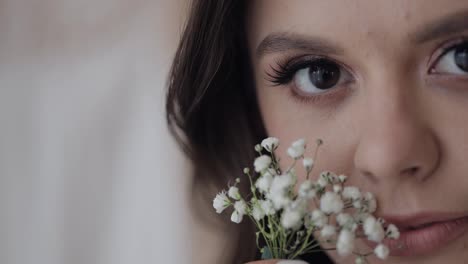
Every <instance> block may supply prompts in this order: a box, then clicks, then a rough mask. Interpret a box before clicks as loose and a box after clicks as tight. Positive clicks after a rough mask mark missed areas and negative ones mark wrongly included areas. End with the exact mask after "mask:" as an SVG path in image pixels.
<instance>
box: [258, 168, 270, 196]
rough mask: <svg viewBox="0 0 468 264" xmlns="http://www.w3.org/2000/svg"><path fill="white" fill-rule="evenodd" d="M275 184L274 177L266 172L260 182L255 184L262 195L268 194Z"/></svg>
mask: <svg viewBox="0 0 468 264" xmlns="http://www.w3.org/2000/svg"><path fill="white" fill-rule="evenodd" d="M272 182H273V175H271V173H270V172H268V171H267V172H265V173H264V174H263V175H262V176H261V177H260V178H258V180H257V181H256V182H255V187H257V189H258V190H259V191H260V192H261V193H267V192H268V191H269V190H270V186H271V183H272Z"/></svg>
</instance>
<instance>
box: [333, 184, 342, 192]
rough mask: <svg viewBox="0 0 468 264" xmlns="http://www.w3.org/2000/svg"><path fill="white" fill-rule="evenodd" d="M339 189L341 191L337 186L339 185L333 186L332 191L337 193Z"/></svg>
mask: <svg viewBox="0 0 468 264" xmlns="http://www.w3.org/2000/svg"><path fill="white" fill-rule="evenodd" d="M341 189H342V187H341V185H339V184H335V185H333V191H334V192H336V193H339V192H341Z"/></svg>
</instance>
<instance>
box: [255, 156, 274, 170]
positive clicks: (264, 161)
mask: <svg viewBox="0 0 468 264" xmlns="http://www.w3.org/2000/svg"><path fill="white" fill-rule="evenodd" d="M270 164H271V158H270V156H267V155H262V156H260V157H258V158H256V159H255V161H254V167H255V171H256V172H261V171H263V170H264V169H267V168H268V166H270Z"/></svg>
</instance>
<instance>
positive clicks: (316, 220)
mask: <svg viewBox="0 0 468 264" xmlns="http://www.w3.org/2000/svg"><path fill="white" fill-rule="evenodd" d="M310 220H312V222H313V225H314V226H317V227H323V226H324V225H325V224H326V223H327V216H326V215H325V214H324V213H323V212H322V211H320V210H318V209H316V210H314V211H312V214H311V217H310Z"/></svg>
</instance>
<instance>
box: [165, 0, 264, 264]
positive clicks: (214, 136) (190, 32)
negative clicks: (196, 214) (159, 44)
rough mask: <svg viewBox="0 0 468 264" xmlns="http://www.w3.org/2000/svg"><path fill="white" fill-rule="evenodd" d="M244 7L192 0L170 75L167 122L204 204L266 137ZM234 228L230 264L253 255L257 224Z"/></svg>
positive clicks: (223, 0) (224, 0) (233, 1)
mask: <svg viewBox="0 0 468 264" xmlns="http://www.w3.org/2000/svg"><path fill="white" fill-rule="evenodd" d="M245 9H246V4H245V3H244V1H239V0H198V1H193V3H192V7H191V10H190V14H189V18H188V20H187V22H186V26H185V30H184V32H183V35H182V38H181V40H180V43H179V46H178V49H177V52H176V55H175V58H174V62H173V65H172V69H171V72H170V75H169V90H168V94H167V102H166V111H167V122H168V124H169V128H170V130H171V132H172V134H173V135H174V136H175V137H176V139H177V141H178V142H179V143H180V145H181V146H182V148H183V149H184V151H185V153H186V154H187V155H188V156H189V157H190V159H191V160H192V162H193V165H194V175H193V178H192V186H193V188H192V190H193V197H194V199H196V200H197V201H198V203H197V204H198V205H201V206H203V205H211V203H210V202H208V201H211V200H212V199H213V198H214V195H215V193H216V192H217V191H220V190H221V189H223V188H225V186H226V184H227V183H228V181H230V182H231V183H232V182H234V179H235V178H237V177H239V176H241V175H242V168H244V167H246V166H248V165H249V162H251V161H252V160H253V159H254V157H255V156H254V155H255V153H254V149H253V146H254V145H255V144H256V143H258V142H259V140H261V139H262V138H264V137H265V135H266V133H265V130H264V128H263V125H262V120H261V117H260V113H259V110H258V106H257V102H256V95H255V89H254V87H253V85H254V83H253V78H252V71H251V69H250V63H249V56H248V50H247V47H246V34H245V33H244V30H245V27H244V20H245V19H244V17H243V16H244V14H245ZM241 188H243V189H244V191H245V190H246V186H243V185H241ZM205 209H206V210H204V211H203V213H205V214H204V216H205V220H206V221H209V219H208V218H211V219H213V218H214V217H212V216H213V213H212V212H214V210H213V209H212V208H205ZM201 216H202V217H203V215H201ZM206 216H208V217H206ZM229 227H230V228H231V229H230V232H231V233H230V234H228V235H230V236H231V238H232V240H236V241H238V242H237V244H236V245H233V252H232V253H231V254H229V255H228V256H225V257H226V258H232V259H233V261H232V262H231V263H240V262H246V261H249V260H252V259H253V255H254V254H255V248H256V247H255V237H254V232H253V229H252V228H253V227H252V226H250V225H249V223H248V221H244V223H243V224H241V225H239V226H237V225H229ZM232 228H234V229H232ZM236 235H237V237H236ZM224 263H228V261H226V262H224Z"/></svg>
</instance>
